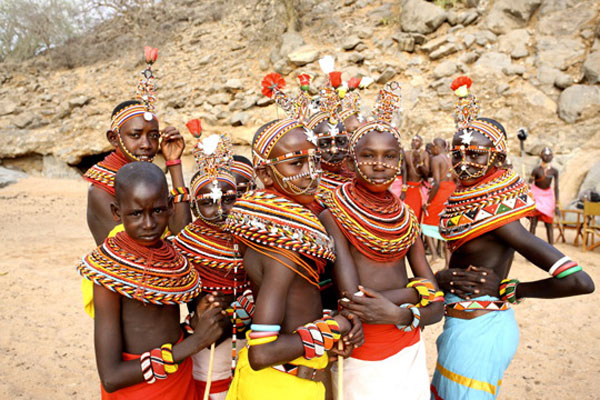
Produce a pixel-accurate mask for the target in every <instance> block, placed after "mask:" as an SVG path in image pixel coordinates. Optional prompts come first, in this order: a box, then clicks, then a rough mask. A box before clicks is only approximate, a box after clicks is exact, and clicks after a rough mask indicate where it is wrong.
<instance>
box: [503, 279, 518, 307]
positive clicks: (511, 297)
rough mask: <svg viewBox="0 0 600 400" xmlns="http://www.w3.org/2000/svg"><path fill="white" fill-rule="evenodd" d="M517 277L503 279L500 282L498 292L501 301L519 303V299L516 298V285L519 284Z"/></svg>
mask: <svg viewBox="0 0 600 400" xmlns="http://www.w3.org/2000/svg"><path fill="white" fill-rule="evenodd" d="M519 283H520V282H519V280H518V279H504V280H503V281H501V282H500V288H499V290H498V293H499V294H500V298H501V299H502V300H503V301H506V302H508V303H510V304H519V303H521V301H523V300H520V299H518V298H517V285H519Z"/></svg>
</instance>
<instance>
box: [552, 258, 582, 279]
mask: <svg viewBox="0 0 600 400" xmlns="http://www.w3.org/2000/svg"><path fill="white" fill-rule="evenodd" d="M582 270H583V268H581V267H580V266H579V265H578V264H577V263H576V262H574V261H573V260H571V259H570V258H569V257H566V256H565V257H563V258H561V259H560V260H558V261H556V262H555V263H554V264H553V265H552V267H550V270H548V273H549V274H550V275H552V277H554V278H557V279H562V278H565V277H567V276H569V275H572V274H574V273H575V272H579V271H582Z"/></svg>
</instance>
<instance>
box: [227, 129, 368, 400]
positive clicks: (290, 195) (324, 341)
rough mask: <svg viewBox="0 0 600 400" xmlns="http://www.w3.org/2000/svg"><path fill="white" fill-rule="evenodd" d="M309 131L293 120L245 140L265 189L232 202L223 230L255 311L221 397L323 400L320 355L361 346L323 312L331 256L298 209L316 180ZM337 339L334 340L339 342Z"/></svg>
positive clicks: (317, 227) (327, 243) (344, 324)
mask: <svg viewBox="0 0 600 400" xmlns="http://www.w3.org/2000/svg"><path fill="white" fill-rule="evenodd" d="M315 144H316V138H315V137H314V134H313V133H312V131H310V130H307V129H306V128H305V127H304V125H303V124H302V123H301V122H299V121H298V120H295V119H282V120H275V121H272V122H269V123H267V124H265V125H264V126H262V127H261V128H259V130H258V131H257V133H256V135H255V136H254V140H253V143H252V154H253V164H254V166H255V170H256V174H257V176H258V178H259V179H260V180H261V181H262V183H263V185H264V187H265V189H264V190H255V191H251V192H248V193H246V194H244V195H243V196H242V197H241V198H239V199H238V200H237V202H236V204H235V205H234V207H233V210H232V211H231V213H230V214H229V216H228V218H227V222H226V229H227V230H228V231H230V232H231V233H232V235H233V236H234V237H235V238H236V240H237V241H238V242H239V243H240V250H241V251H242V253H243V256H244V268H245V269H246V272H247V273H248V277H249V279H250V281H251V282H252V285H253V287H254V288H255V289H256V290H255V292H254V293H255V294H256V296H255V298H256V304H255V313H254V317H253V321H252V326H251V330H250V331H248V332H247V338H248V346H249V348H248V349H242V350H241V351H240V355H239V361H238V364H237V368H236V373H235V377H234V380H233V382H232V385H231V387H230V390H229V394H228V397H227V399H230V400H231V399H244V400H252V399H265V398H269V399H280V398H281V399H298V400H300V399H324V398H325V387H324V385H323V381H324V380H325V379H326V374H327V372H328V371H326V370H325V367H326V366H327V361H328V356H327V352H328V351H330V352H331V351H335V350H334V347H335V346H334V345H335V342H336V341H338V340H342V342H343V344H344V346H345V347H346V349H351V348H352V347H353V346H354V345H359V344H360V343H361V341H362V331H361V329H360V323H358V321H357V320H356V319H355V318H354V319H353V317H352V316H350V315H349V314H346V315H348V317H349V318H350V321H349V320H348V319H347V318H346V317H344V316H342V315H341V314H338V315H335V316H334V317H330V316H327V315H324V312H323V308H322V304H321V297H320V295H319V274H320V273H321V272H322V271H323V268H324V266H325V263H326V262H327V261H328V260H333V259H335V255H334V253H333V244H332V242H331V239H330V238H329V236H328V235H327V233H326V232H325V229H324V228H323V226H322V225H321V223H320V222H319V220H318V218H317V217H316V216H315V215H314V214H313V213H312V212H311V211H310V210H309V209H307V208H306V207H305V205H307V204H310V203H311V202H312V201H313V198H314V195H315V193H316V190H317V187H318V183H319V173H320V171H319V169H320V166H319V157H318V154H317V152H316V145H315ZM340 335H341V338H340Z"/></svg>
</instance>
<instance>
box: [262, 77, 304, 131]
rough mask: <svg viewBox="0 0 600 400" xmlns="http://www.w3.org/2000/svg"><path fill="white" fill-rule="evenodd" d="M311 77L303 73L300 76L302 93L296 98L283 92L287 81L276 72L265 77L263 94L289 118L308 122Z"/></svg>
mask: <svg viewBox="0 0 600 400" xmlns="http://www.w3.org/2000/svg"><path fill="white" fill-rule="evenodd" d="M310 80H311V76H310V75H309V74H305V73H301V74H299V75H298V82H299V84H300V91H299V93H298V94H297V95H295V96H290V95H288V94H287V93H285V92H284V91H283V89H285V86H286V82H285V79H283V77H282V76H281V75H279V74H278V73H276V72H272V73H270V74H267V75H265V77H264V78H263V80H262V82H261V86H262V94H263V95H265V96H267V97H269V98H271V99H273V101H274V102H275V103H276V104H277V105H278V106H279V107H280V108H281V109H282V110H283V111H284V112H285V114H286V115H287V116H288V118H293V119H297V120H299V121H306V120H308V118H309V117H310V105H311V101H312V99H311V97H310V95H309V94H308V89H309V88H310Z"/></svg>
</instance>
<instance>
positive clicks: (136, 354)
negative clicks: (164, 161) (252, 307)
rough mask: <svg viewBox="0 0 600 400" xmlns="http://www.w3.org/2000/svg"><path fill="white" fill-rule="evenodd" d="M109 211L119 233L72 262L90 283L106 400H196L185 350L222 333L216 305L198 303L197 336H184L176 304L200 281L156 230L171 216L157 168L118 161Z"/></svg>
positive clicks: (187, 298)
mask: <svg viewBox="0 0 600 400" xmlns="http://www.w3.org/2000/svg"><path fill="white" fill-rule="evenodd" d="M115 196H116V198H115V202H114V203H113V204H111V211H112V214H113V218H114V219H115V221H116V222H121V223H122V224H123V226H124V228H125V231H124V232H120V233H118V234H117V235H116V236H114V237H112V238H108V239H106V240H105V241H104V243H103V244H102V245H101V246H99V247H98V248H97V249H96V250H94V251H93V252H92V253H90V254H88V255H87V256H85V257H84V258H83V260H82V262H81V264H79V266H78V267H77V269H78V271H79V273H80V274H81V275H82V276H83V277H84V278H86V279H89V280H90V281H92V282H93V283H94V307H95V310H96V316H95V319H94V343H95V350H96V362H97V365H98V372H99V374H100V380H101V383H102V386H101V389H102V398H103V399H142V398H143V399H150V398H152V399H159V398H160V399H178V400H179V399H195V398H197V397H196V391H195V387H194V383H193V380H192V362H191V360H190V359H189V358H188V357H189V356H190V355H192V354H194V353H196V352H198V351H199V350H201V349H203V348H205V347H207V346H209V345H210V344H211V343H213V342H214V341H215V340H216V339H217V338H219V336H220V335H221V331H222V329H221V327H220V325H219V321H220V320H221V319H222V318H223V315H222V310H221V308H220V307H219V303H217V302H213V303H210V301H212V299H207V300H206V301H204V302H202V304H201V305H199V306H198V308H197V318H196V319H195V321H193V323H192V325H193V326H194V329H195V330H194V333H193V334H192V335H191V336H188V337H187V338H185V339H183V340H182V337H183V335H182V331H181V328H180V325H179V321H180V320H179V304H182V303H186V302H188V301H190V300H192V299H193V298H194V297H195V296H197V295H198V292H199V290H200V281H199V278H198V275H197V273H196V271H195V270H194V269H193V268H192V267H191V265H190V264H189V263H188V262H187V260H186V259H185V258H184V257H183V256H181V255H180V254H178V253H177V251H176V250H175V249H174V248H173V247H172V246H171V245H170V244H168V243H167V242H165V241H163V240H161V235H162V233H163V231H164V229H165V227H166V226H167V223H168V220H169V217H170V216H171V215H172V213H173V209H172V203H171V202H170V201H169V197H168V188H167V182H166V180H165V176H164V174H163V173H162V171H161V170H160V169H159V168H158V167H156V166H155V165H152V164H150V163H145V162H144V163H143V162H134V163H129V164H128V165H125V166H123V167H122V168H121V169H120V170H119V172H117V174H116V178H115Z"/></svg>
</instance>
